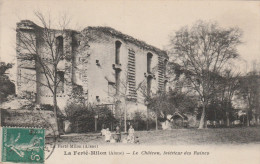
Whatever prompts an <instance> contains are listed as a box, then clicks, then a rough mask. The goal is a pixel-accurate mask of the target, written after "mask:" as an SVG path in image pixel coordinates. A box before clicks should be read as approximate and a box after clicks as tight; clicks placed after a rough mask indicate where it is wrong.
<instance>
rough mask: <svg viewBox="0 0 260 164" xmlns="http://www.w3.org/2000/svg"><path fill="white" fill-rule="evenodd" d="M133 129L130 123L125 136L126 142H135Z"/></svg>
mask: <svg viewBox="0 0 260 164" xmlns="http://www.w3.org/2000/svg"><path fill="white" fill-rule="evenodd" d="M134 133H135V130H134V128H133V126H132V125H130V128H129V130H128V136H127V142H128V143H134V142H135V135H134Z"/></svg>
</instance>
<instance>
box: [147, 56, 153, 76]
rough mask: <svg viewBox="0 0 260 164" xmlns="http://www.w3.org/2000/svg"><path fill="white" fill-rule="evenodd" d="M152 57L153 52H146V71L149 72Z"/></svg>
mask: <svg viewBox="0 0 260 164" xmlns="http://www.w3.org/2000/svg"><path fill="white" fill-rule="evenodd" d="M152 57H153V54H151V53H148V54H147V72H148V73H151V64H152Z"/></svg>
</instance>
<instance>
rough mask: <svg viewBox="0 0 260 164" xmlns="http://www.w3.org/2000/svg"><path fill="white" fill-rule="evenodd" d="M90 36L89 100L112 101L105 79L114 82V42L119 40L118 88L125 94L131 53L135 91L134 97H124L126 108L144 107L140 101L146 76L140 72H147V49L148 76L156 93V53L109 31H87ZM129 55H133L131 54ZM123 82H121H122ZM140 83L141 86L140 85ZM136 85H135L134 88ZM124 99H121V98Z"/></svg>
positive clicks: (131, 110) (142, 98) (142, 109)
mask: <svg viewBox="0 0 260 164" xmlns="http://www.w3.org/2000/svg"><path fill="white" fill-rule="evenodd" d="M88 35H89V36H90V40H89V45H90V51H91V54H90V57H89V60H88V79H89V83H88V86H89V102H95V103H96V102H97V98H99V100H100V103H114V101H115V100H114V97H113V96H112V94H111V93H109V91H110V90H109V84H108V83H109V82H112V83H115V82H116V81H115V71H114V69H113V67H112V65H113V64H115V51H116V46H115V42H116V41H120V42H121V43H122V44H121V47H120V63H121V69H122V71H121V73H120V79H121V84H120V86H121V87H120V92H125V91H126V89H127V91H126V93H127V94H129V87H128V86H127V87H125V86H124V84H126V85H130V83H127V82H126V79H127V74H128V64H129V63H128V62H129V58H130V57H129V54H130V53H133V54H134V56H135V59H134V61H135V66H134V68H133V69H135V71H134V73H135V80H134V81H135V89H136V92H137V93H136V95H137V97H136V98H137V101H128V102H127V110H128V111H129V112H130V113H132V112H134V111H136V110H139V111H140V110H141V111H146V106H145V105H144V95H143V91H141V90H142V89H143V88H145V87H146V83H147V81H146V77H145V75H144V73H146V72H147V53H149V52H150V53H152V54H153V57H152V62H151V70H152V72H153V74H154V75H155V78H154V79H152V86H151V92H153V93H156V91H157V90H158V88H159V85H158V84H159V82H158V80H159V77H158V69H159V67H158V62H159V55H158V54H157V53H156V52H152V51H148V50H146V49H144V48H140V47H139V46H137V45H135V44H133V43H130V42H125V41H124V40H122V39H120V38H116V37H112V36H110V35H107V34H104V33H102V32H100V31H91V32H90V33H89V34H88ZM132 56H133V55H132ZM123 83H124V84H123ZM141 86H144V87H141ZM137 88H139V89H137ZM122 103H124V102H122Z"/></svg>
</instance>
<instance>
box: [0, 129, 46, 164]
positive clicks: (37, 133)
mask: <svg viewBox="0 0 260 164" xmlns="http://www.w3.org/2000/svg"><path fill="white" fill-rule="evenodd" d="M1 133H2V136H1V147H2V148H1V158H2V162H19V163H44V135H45V131H44V129H37V128H9V127H2V131H1Z"/></svg>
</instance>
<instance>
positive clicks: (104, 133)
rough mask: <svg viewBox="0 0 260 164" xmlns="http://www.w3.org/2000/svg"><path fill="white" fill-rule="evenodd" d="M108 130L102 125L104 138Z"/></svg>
mask: <svg viewBox="0 0 260 164" xmlns="http://www.w3.org/2000/svg"><path fill="white" fill-rule="evenodd" d="M106 131H107V130H106V129H105V126H104V125H102V129H101V136H104V135H106Z"/></svg>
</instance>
